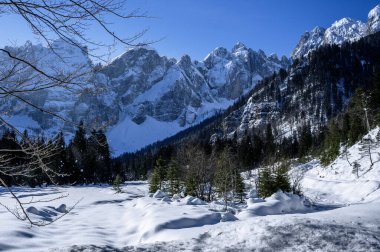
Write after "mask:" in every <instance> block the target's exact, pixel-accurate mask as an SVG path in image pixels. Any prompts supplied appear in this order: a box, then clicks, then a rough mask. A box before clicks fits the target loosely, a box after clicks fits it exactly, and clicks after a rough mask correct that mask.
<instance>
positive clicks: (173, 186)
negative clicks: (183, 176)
mask: <svg viewBox="0 0 380 252" xmlns="http://www.w3.org/2000/svg"><path fill="white" fill-rule="evenodd" d="M167 179H168V182H169V193H170V194H171V195H174V194H176V193H179V191H180V180H179V167H178V163H177V162H176V161H175V160H171V161H170V163H169V165H168V173H167Z"/></svg>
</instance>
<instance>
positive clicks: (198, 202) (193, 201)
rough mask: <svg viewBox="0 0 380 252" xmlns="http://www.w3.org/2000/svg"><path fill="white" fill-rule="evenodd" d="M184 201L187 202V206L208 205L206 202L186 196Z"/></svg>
mask: <svg viewBox="0 0 380 252" xmlns="http://www.w3.org/2000/svg"><path fill="white" fill-rule="evenodd" d="M182 201H183V202H185V204H186V205H206V202H204V201H202V200H201V199H198V198H196V197H192V196H189V195H188V196H186V197H185V198H184V199H183V200H182Z"/></svg>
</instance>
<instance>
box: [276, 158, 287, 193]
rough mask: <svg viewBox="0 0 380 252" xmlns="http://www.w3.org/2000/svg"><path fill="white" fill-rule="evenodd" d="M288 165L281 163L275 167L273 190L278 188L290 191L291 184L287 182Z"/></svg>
mask: <svg viewBox="0 0 380 252" xmlns="http://www.w3.org/2000/svg"><path fill="white" fill-rule="evenodd" d="M288 171H289V166H288V165H287V164H281V165H280V166H279V167H278V168H277V169H276V173H275V181H274V183H275V185H274V190H275V191H278V190H279V189H280V190H282V191H283V192H290V191H291V186H290V182H289V176H288Z"/></svg>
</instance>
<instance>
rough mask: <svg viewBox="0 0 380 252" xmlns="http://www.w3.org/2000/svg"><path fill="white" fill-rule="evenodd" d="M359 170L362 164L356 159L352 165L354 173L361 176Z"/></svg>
mask: <svg viewBox="0 0 380 252" xmlns="http://www.w3.org/2000/svg"><path fill="white" fill-rule="evenodd" d="M359 170H360V164H359V163H358V162H357V161H354V162H353V165H352V173H353V174H355V175H356V177H357V178H359Z"/></svg>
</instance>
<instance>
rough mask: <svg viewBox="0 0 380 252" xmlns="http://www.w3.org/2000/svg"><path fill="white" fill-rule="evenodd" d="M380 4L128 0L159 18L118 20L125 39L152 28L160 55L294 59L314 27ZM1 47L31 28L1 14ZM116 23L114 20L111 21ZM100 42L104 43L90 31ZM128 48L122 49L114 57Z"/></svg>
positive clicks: (363, 14) (365, 0)
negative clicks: (220, 51)
mask: <svg viewBox="0 0 380 252" xmlns="http://www.w3.org/2000/svg"><path fill="white" fill-rule="evenodd" d="M379 3H380V1H372V0H319V1H308V0H288V1H284V0H129V1H128V2H127V5H126V7H128V8H127V10H126V11H128V10H132V9H135V8H140V9H141V10H142V11H146V12H148V14H149V15H150V16H154V17H157V18H154V19H139V20H130V21H128V22H118V21H116V20H115V21H114V24H113V26H112V28H113V30H116V31H117V32H118V33H119V34H120V35H121V36H122V37H127V36H128V35H131V34H134V33H135V32H138V31H140V30H142V29H145V28H149V31H148V33H147V34H146V35H145V37H144V39H145V40H148V41H150V40H159V39H162V40H161V41H159V42H157V43H155V44H154V45H153V47H155V48H156V49H157V50H158V51H159V53H160V54H162V55H167V56H169V57H175V58H179V57H180V56H181V55H183V54H189V55H190V56H191V57H192V58H193V59H197V60H201V59H203V58H204V57H205V56H206V55H207V54H208V53H209V52H210V51H211V50H212V49H214V48H215V47H218V46H223V47H226V48H228V49H230V48H232V47H233V45H234V44H235V43H236V42H237V41H241V42H243V43H244V44H246V45H247V46H248V47H251V48H253V49H255V50H257V49H263V50H264V51H265V52H266V53H268V54H270V53H277V54H279V55H287V56H288V55H290V53H291V51H292V50H293V48H294V46H295V45H296V43H297V41H298V39H299V37H300V36H301V34H302V33H303V32H305V31H306V30H311V29H312V28H314V27H315V26H317V25H319V26H323V27H328V26H330V25H331V24H332V23H333V22H334V21H335V20H338V19H341V18H343V17H351V18H354V19H359V20H362V21H366V20H367V14H368V12H369V11H370V10H371V9H372V8H373V7H374V6H376V5H377V4H379ZM0 20H2V22H0V46H4V45H5V44H9V43H11V42H17V43H18V44H22V43H24V42H25V41H26V40H28V39H29V40H33V35H32V34H31V33H30V32H29V29H28V27H27V26H26V25H25V24H24V23H23V22H22V21H21V20H19V19H17V18H16V17H13V16H0ZM111 21H113V20H111ZM89 35H90V36H92V37H93V38H95V39H96V40H98V41H99V40H100V41H101V40H102V39H104V34H103V33H102V32H101V31H100V30H98V29H94V30H90V31H89ZM123 50H125V48H122V47H121V46H119V47H117V48H116V49H115V51H114V52H113V55H114V56H115V55H118V54H120V53H122V52H123Z"/></svg>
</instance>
